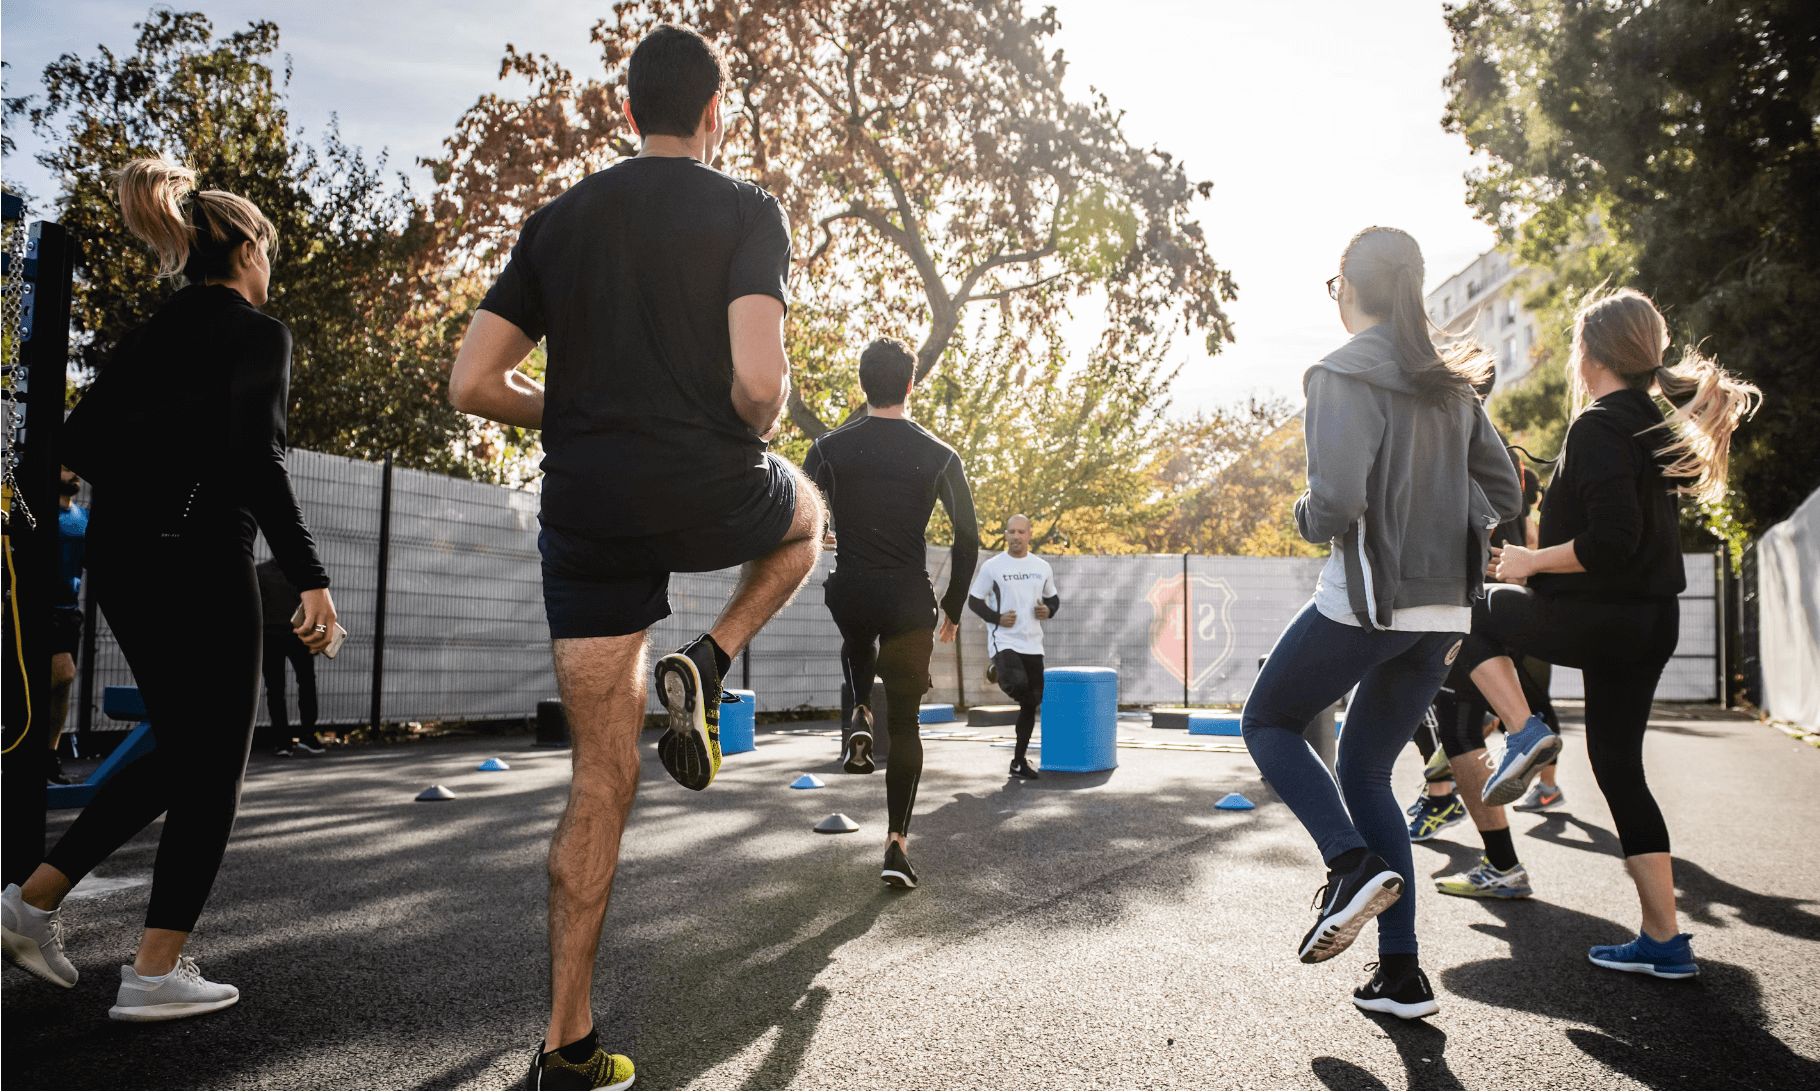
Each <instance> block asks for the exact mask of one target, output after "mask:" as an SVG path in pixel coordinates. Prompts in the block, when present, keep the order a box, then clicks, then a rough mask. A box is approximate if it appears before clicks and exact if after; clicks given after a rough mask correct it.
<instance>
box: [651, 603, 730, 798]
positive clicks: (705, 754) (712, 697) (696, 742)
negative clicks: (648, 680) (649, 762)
mask: <svg viewBox="0 0 1820 1091" xmlns="http://www.w3.org/2000/svg"><path fill="white" fill-rule="evenodd" d="M656 674H657V696H658V700H660V701H662V702H663V703H664V707H665V708H666V709H668V710H669V711H670V730H668V731H666V732H664V735H663V738H661V739H658V740H657V756H658V758H659V759H661V760H662V761H663V763H664V768H665V769H666V770H668V771H669V773H670V775H671V776H672V777H674V778H675V779H676V783H678V784H680V785H682V786H683V787H684V788H687V789H689V790H690V791H694V792H699V791H702V790H703V789H705V788H706V787H707V786H708V785H710V784H713V783H714V775H715V774H716V773H718V772H720V698H721V692H720V669H719V667H718V666H717V665H716V664H715V661H714V645H713V644H712V643H711V642H710V641H709V640H708V636H707V634H706V633H703V634H702V635H701V636H698V637H696V638H695V639H694V640H693V641H691V642H690V643H688V644H686V645H684V646H683V647H681V648H678V649H677V650H676V651H673V652H671V653H670V654H669V655H666V656H664V657H663V658H662V659H659V660H658V661H657V669H656Z"/></svg>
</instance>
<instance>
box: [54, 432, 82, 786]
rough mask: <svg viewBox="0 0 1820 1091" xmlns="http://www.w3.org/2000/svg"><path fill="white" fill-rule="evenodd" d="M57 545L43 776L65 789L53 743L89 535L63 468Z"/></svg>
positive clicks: (75, 636) (66, 698)
mask: <svg viewBox="0 0 1820 1091" xmlns="http://www.w3.org/2000/svg"><path fill="white" fill-rule="evenodd" d="M58 489H59V491H58V494H57V505H58V507H59V508H60V509H61V510H60V511H59V512H58V513H57V546H58V552H59V554H60V555H61V566H60V568H59V570H58V574H57V589H56V592H55V593H54V594H53V595H52V598H51V606H52V610H51V723H52V724H53V725H54V726H53V728H52V731H51V749H50V754H49V757H48V759H47V761H46V766H45V776H46V779H48V780H49V781H50V782H51V783H52V784H68V783H69V782H70V780H69V778H68V777H66V776H64V775H63V759H62V757H60V756H59V754H58V752H57V744H58V743H60V742H61V741H62V740H63V721H64V720H65V719H67V718H68V716H69V707H70V684H71V683H72V682H74V681H75V680H76V648H77V647H78V646H79V645H80V644H81V643H82V604H81V599H80V598H79V595H80V594H81V590H82V548H83V545H84V542H85V537H84V536H85V535H87V534H88V509H87V508H84V507H83V506H82V505H80V504H78V503H76V495H77V494H78V493H80V492H81V491H82V480H81V479H80V478H78V477H77V476H76V475H75V473H74V472H73V471H71V470H70V469H69V468H68V467H65V468H64V470H63V479H62V481H61V482H60V483H59V485H58Z"/></svg>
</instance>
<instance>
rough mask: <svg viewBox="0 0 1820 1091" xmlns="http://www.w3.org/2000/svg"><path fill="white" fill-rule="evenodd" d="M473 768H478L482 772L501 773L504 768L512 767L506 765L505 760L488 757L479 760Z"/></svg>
mask: <svg viewBox="0 0 1820 1091" xmlns="http://www.w3.org/2000/svg"><path fill="white" fill-rule="evenodd" d="M474 768H476V769H478V770H480V771H481V772H483V773H502V772H504V771H505V770H507V769H510V768H512V767H511V766H510V765H507V764H506V763H505V762H503V761H501V760H499V759H498V758H488V759H487V760H486V761H483V762H481V763H480V764H479V765H476V766H475V767H474Z"/></svg>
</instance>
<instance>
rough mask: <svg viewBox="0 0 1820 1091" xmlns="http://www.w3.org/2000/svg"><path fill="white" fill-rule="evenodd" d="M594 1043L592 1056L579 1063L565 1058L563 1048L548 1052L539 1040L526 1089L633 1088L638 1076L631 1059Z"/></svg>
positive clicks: (566, 1047)
mask: <svg viewBox="0 0 1820 1091" xmlns="http://www.w3.org/2000/svg"><path fill="white" fill-rule="evenodd" d="M588 1038H590V1039H591V1038H593V1035H592V1034H590V1035H589V1036H588ZM583 1041H587V1039H584V1040H583ZM576 1044H577V1045H579V1044H581V1043H576ZM593 1045H594V1053H593V1055H592V1056H590V1057H589V1058H588V1059H587V1060H585V1061H581V1062H579V1063H577V1062H574V1061H571V1060H569V1059H568V1058H567V1057H564V1056H563V1055H562V1050H560V1049H559V1050H555V1051H553V1052H550V1053H545V1052H544V1051H543V1045H542V1043H538V1048H537V1050H536V1052H535V1053H533V1054H532V1055H531V1075H530V1076H529V1078H527V1079H526V1080H525V1088H526V1089H527V1091H594V1089H595V1088H597V1087H610V1088H613V1089H615V1091H618V1089H620V1088H626V1087H631V1086H632V1084H633V1083H634V1082H635V1081H636V1079H637V1077H635V1076H634V1075H633V1074H632V1062H631V1060H629V1059H628V1058H625V1057H622V1056H620V1055H619V1054H617V1053H608V1052H607V1051H606V1050H604V1049H602V1048H601V1047H600V1044H599V1042H597V1041H596V1042H594V1043H593ZM562 1048H563V1049H570V1048H572V1047H570V1046H564V1047H562Z"/></svg>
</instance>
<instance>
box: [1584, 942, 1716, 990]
mask: <svg viewBox="0 0 1820 1091" xmlns="http://www.w3.org/2000/svg"><path fill="white" fill-rule="evenodd" d="M1693 938H1694V937H1693V936H1692V935H1690V934H1689V933H1686V932H1683V933H1681V934H1680V935H1678V936H1676V937H1675V938H1673V939H1671V940H1669V941H1668V942H1667V943H1657V942H1656V941H1655V940H1653V939H1650V938H1649V934H1648V933H1646V932H1638V933H1637V938H1636V939H1633V940H1631V941H1630V942H1629V943H1621V944H1618V945H1616V946H1601V947H1594V948H1593V949H1592V950H1590V951H1588V952H1586V957H1587V958H1588V959H1590V960H1591V961H1592V964H1593V965H1594V966H1603V967H1605V968H1606V969H1607V970H1623V971H1624V972H1625V973H1630V974H1648V975H1650V976H1651V977H1666V978H1671V979H1676V980H1678V979H1680V978H1684V977H1693V976H1695V975H1697V974H1698V973H1699V972H1700V967H1699V966H1697V965H1695V963H1694V945H1693V944H1691V943H1689V942H1688V941H1689V940H1691V939H1693Z"/></svg>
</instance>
